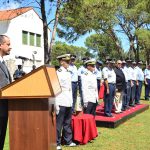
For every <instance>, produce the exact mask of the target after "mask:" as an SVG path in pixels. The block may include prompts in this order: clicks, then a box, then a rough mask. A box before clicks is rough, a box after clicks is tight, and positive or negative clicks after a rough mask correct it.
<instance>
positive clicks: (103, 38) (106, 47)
mask: <svg viewBox="0 0 150 150" xmlns="http://www.w3.org/2000/svg"><path fill="white" fill-rule="evenodd" d="M85 45H86V46H87V47H88V49H89V50H93V51H94V52H96V55H98V59H101V60H103V61H104V60H105V59H106V57H107V56H110V57H111V58H116V59H122V56H123V51H122V55H120V54H119V53H118V52H117V51H116V50H115V48H116V47H115V43H114V41H113V40H112V39H111V38H110V37H109V36H108V35H107V34H104V33H103V34H93V35H91V36H90V37H88V38H87V39H86V41H85Z"/></svg>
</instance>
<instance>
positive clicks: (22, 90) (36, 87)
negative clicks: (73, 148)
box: [1, 66, 61, 150]
mask: <svg viewBox="0 0 150 150" xmlns="http://www.w3.org/2000/svg"><path fill="white" fill-rule="evenodd" d="M60 92H61V88H60V85H59V81H58V78H57V74H56V71H55V68H53V67H50V66H42V67H39V68H38V69H36V70H34V71H32V72H31V73H29V74H27V75H25V76H24V77H22V78H21V79H18V80H16V81H15V82H12V83H11V84H9V85H7V86H6V87H4V88H2V89H1V99H8V108H9V137H10V150H56V122H55V121H56V120H55V113H54V105H53V104H51V103H50V102H51V101H50V100H49V97H54V96H55V95H57V94H58V93H60Z"/></svg>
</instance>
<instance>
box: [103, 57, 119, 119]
mask: <svg viewBox="0 0 150 150" xmlns="http://www.w3.org/2000/svg"><path fill="white" fill-rule="evenodd" d="M106 63H107V66H106V67H104V68H103V70H102V74H103V78H104V86H105V91H104V114H105V116H107V117H113V115H112V113H111V111H112V107H113V103H114V97H115V91H116V74H115V72H114V70H113V63H114V62H113V61H112V60H107V62H106Z"/></svg>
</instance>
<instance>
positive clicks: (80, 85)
mask: <svg viewBox="0 0 150 150" xmlns="http://www.w3.org/2000/svg"><path fill="white" fill-rule="evenodd" d="M78 86H79V94H80V99H81V105H82V106H84V102H83V94H82V81H81V77H80V76H79V77H78Z"/></svg>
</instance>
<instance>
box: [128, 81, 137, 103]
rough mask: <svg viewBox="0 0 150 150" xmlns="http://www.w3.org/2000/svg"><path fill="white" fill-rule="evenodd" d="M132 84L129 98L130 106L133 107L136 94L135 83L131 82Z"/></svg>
mask: <svg viewBox="0 0 150 150" xmlns="http://www.w3.org/2000/svg"><path fill="white" fill-rule="evenodd" d="M132 82H133V86H132V87H131V98H130V103H129V105H130V106H134V105H135V93H136V81H132Z"/></svg>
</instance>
